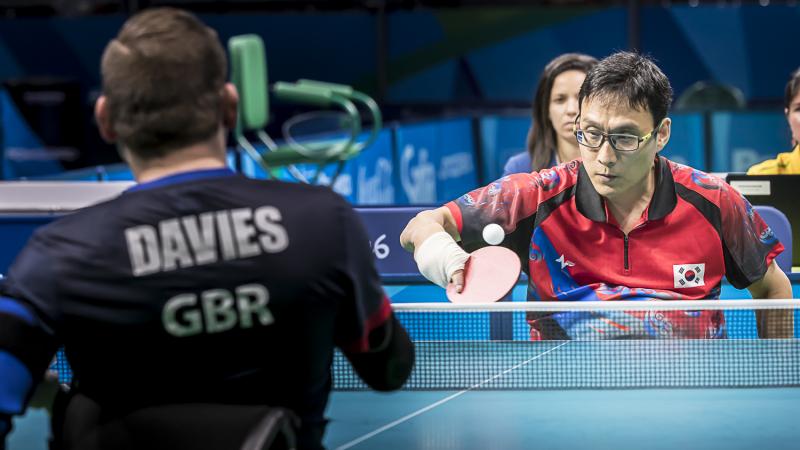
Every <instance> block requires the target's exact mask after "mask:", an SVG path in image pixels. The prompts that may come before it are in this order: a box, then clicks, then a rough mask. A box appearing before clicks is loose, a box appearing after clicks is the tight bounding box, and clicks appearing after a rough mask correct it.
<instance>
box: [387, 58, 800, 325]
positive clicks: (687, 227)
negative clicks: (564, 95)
mask: <svg viewBox="0 0 800 450" xmlns="http://www.w3.org/2000/svg"><path fill="white" fill-rule="evenodd" d="M579 97H580V98H579V100H580V109H579V116H578V118H577V119H576V122H575V136H576V139H577V141H578V143H579V144H580V151H581V160H575V161H571V162H567V163H565V164H561V165H560V166H557V167H554V168H552V169H546V170H542V171H539V172H534V173H529V174H514V175H510V176H507V177H503V178H501V179H499V180H497V181H495V182H493V183H491V184H490V185H488V186H485V187H482V188H479V189H476V190H474V191H472V192H469V193H467V194H465V195H463V196H462V197H460V198H458V199H456V200H454V201H452V202H449V203H447V204H446V205H445V206H443V207H441V208H438V209H435V210H430V211H424V212H422V213H420V214H419V215H418V216H417V217H415V218H414V219H412V220H411V222H409V224H408V225H407V227H406V229H405V230H404V231H403V233H402V235H401V238H400V240H401V243H402V245H403V246H404V247H405V248H406V249H407V250H409V251H412V252H414V257H415V260H416V261H417V264H418V265H419V268H420V271H421V272H422V273H423V274H424V275H425V276H426V277H427V278H428V279H430V280H431V281H433V282H435V283H436V284H439V285H440V286H443V287H444V286H446V285H447V284H448V283H449V282H452V283H454V284H455V285H456V289H457V290H459V291H460V290H461V288H462V286H463V267H464V263H465V261H466V260H467V259H468V257H469V254H468V253H467V252H466V251H470V250H474V249H475V248H478V247H480V246H483V245H485V244H484V243H483V240H482V238H481V232H482V230H483V228H484V227H485V226H486V225H487V224H490V223H496V224H499V225H500V226H501V227H503V229H504V231H505V233H506V236H505V239H504V241H503V243H502V245H504V246H506V247H509V248H511V249H512V250H514V251H515V252H516V253H517V254H518V255H519V256H520V258H521V259H522V261H523V269H524V270H525V271H526V272H527V273H528V275H529V285H528V299H529V300H549V301H552V300H573V301H583V300H639V299H653V300H656V299H659V300H674V299H683V300H699V299H710V298H718V297H719V295H720V287H721V283H722V277H723V276H725V277H727V279H728V281H730V283H731V284H732V285H733V286H735V287H737V288H740V289H742V288H747V289H748V290H749V291H750V293H751V294H752V295H753V297H754V298H790V297H791V295H792V291H791V284H790V283H789V280H788V278H787V277H786V275H785V274H784V273H783V272H782V271H781V270H780V268H778V266H777V265H776V264H775V262H774V259H775V256H777V255H778V254H779V253H780V252H781V251H782V250H783V246H782V245H781V243H780V242H778V240H777V239H776V238H775V236H774V234H773V233H772V231H771V230H770V229H769V227H768V226H767V225H766V224H765V223H764V221H763V220H762V219H761V218H760V217H759V216H758V214H756V213H755V212H754V211H753V208H752V206H751V205H750V204H749V203H748V202H747V200H745V199H744V198H743V197H742V196H741V195H740V194H739V193H738V192H736V191H735V190H734V189H732V188H731V187H730V186H728V185H727V184H725V183H724V182H723V181H721V180H719V179H717V178H715V177H711V176H709V175H707V174H705V173H702V172H700V171H698V170H695V169H693V168H691V167H687V166H683V165H680V164H676V163H674V162H671V161H669V160H667V159H666V158H664V157H662V156H660V155H659V154H658V153H659V152H660V151H661V150H662V149H663V148H664V146H666V144H667V142H668V141H669V137H670V129H671V120H670V119H669V117H667V112H668V109H669V105H670V103H671V101H672V88H671V87H670V84H669V81H668V80H667V77H666V76H665V75H664V73H663V72H661V70H660V69H659V68H658V67H657V66H656V65H655V64H654V63H653V62H652V61H650V60H649V59H647V58H645V57H643V56H641V55H638V54H635V53H628V52H620V53H616V54H613V55H611V56H609V57H607V58H605V59H604V60H603V61H601V62H600V63H599V64H598V65H597V66H595V67H594V68H593V69H592V70H591V71H590V72H589V73H588V74H587V77H586V80H585V81H584V83H583V85H582V86H581V90H580V95H579ZM458 239H460V241H461V245H462V246H463V249H462V248H461V247H460V246H459V245H458V244H456V242H455V240H458ZM465 250H466V251H465ZM595 316H596V315H591V314H582V315H576V314H574V313H573V314H570V313H561V314H553V315H547V314H546V315H541V314H539V315H529V322H530V324H531V337H532V339H553V338H558V339H562V338H585V337H594V338H598V337H622V336H625V335H636V336H651V337H661V336H680V337H695V338H704V337H711V338H714V337H724V336H725V331H724V326H723V325H724V323H723V322H724V320H723V317H722V314H721V313H720V312H713V311H706V312H702V313H697V314H694V313H691V314H689V313H684V312H676V313H671V314H666V313H659V314H657V315H652V314H641V315H636V316H634V315H631V314H621V315H614V317H611V320H605V319H609V317H604V318H603V319H604V320H602V321H596V320H594V319H596V317H595ZM618 316H622V317H618ZM655 316H657V317H655ZM603 327H605V328H607V329H603ZM778 328H779V327H778V326H777V322H772V323H769V324H765V325H763V326H762V324H761V321H759V332H760V335H761V336H782V335H785V334H786V333H787V332H788V331H787V330H785V329H778Z"/></svg>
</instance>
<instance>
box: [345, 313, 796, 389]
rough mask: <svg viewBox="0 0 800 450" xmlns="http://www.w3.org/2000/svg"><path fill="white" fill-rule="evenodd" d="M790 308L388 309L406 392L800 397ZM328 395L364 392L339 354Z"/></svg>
mask: <svg viewBox="0 0 800 450" xmlns="http://www.w3.org/2000/svg"><path fill="white" fill-rule="evenodd" d="M798 308H800V302H799V301H794V300H753V301H745V300H736V301H695V302H690V301H669V302H666V301H659V302H655V301H647V302H642V301H626V302H560V303H559V302H552V303H545V302H527V303H523V302H512V303H498V304H492V305H472V306H469V305H454V304H449V303H448V304H396V305H394V310H395V314H396V315H397V317H398V319H399V321H400V322H401V323H402V324H403V325H404V327H405V328H406V329H407V331H408V333H409V335H410V336H411V338H412V340H414V342H415V345H416V364H415V368H414V371H413V373H412V375H411V377H410V379H409V380H408V382H407V383H406V385H405V389H411V390H437V389H445V390H464V389H489V390H493V389H604V388H671V387H682V388H685V387H698V388H701V387H762V386H800V341H799V340H798V339H797V338H798V336H800V333H799V332H798V330H796V328H795V326H794V324H795V323H797V324H798V325H800V313H799V312H798V311H800V310H799V309H798ZM332 372H333V385H334V389H338V390H359V389H366V388H367V386H366V385H365V384H364V383H363V382H362V381H361V380H360V379H359V378H358V377H357V376H356V375H355V373H354V372H353V370H352V368H351V367H350V365H349V363H348V362H347V360H346V358H345V357H344V356H343V355H342V354H341V353H340V352H339V351H337V352H336V354H335V356H334V364H333V369H332Z"/></svg>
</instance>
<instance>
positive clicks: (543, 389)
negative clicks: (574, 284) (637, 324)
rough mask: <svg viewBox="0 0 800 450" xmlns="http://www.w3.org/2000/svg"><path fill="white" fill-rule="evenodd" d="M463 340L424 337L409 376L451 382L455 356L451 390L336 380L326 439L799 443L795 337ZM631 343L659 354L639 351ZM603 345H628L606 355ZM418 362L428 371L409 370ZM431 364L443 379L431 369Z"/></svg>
mask: <svg viewBox="0 0 800 450" xmlns="http://www.w3.org/2000/svg"><path fill="white" fill-rule="evenodd" d="M461 344H462V343H447V344H442V343H439V344H431V345H432V346H429V347H428V348H425V345H426V344H424V343H423V344H422V348H420V349H419V352H420V353H421V354H422V355H423V360H422V361H421V364H422V365H423V366H424V367H417V368H416V369H415V374H414V375H412V379H411V380H410V381H409V384H411V385H412V388H413V385H414V384H415V383H416V384H419V385H422V384H430V385H433V386H434V387H435V386H436V383H437V382H442V383H447V382H450V381H454V380H449V381H447V379H449V378H451V377H453V376H454V374H452V373H450V370H448V369H449V367H450V366H451V365H452V364H454V362H455V361H458V360H459V359H461V361H462V362H460V363H458V364H459V365H458V370H459V371H463V369H464V368H465V367H473V368H474V370H469V371H468V372H470V373H469V375H468V376H467V377H466V378H462V379H461V380H460V381H459V380H456V381H454V383H453V384H454V385H459V384H461V385H460V386H458V387H457V388H455V389H433V390H404V391H400V392H395V393H388V394H384V393H375V392H368V391H335V392H334V393H333V394H332V396H331V400H330V404H329V408H328V417H329V418H330V424H329V426H328V432H327V435H326V437H325V441H324V442H325V444H326V446H327V447H328V448H330V449H342V450H344V449H349V448H353V449H379V450H394V449H460V450H471V449H476V450H477V449H528V448H536V449H575V448H590V449H616V450H620V449H719V450H733V449H797V448H800V425H798V423H797V418H798V417H800V388H798V387H791V386H792V385H794V386H797V385H798V382H800V371H798V370H796V369H797V367H798V366H797V363H798V362H800V361H799V360H798V359H799V358H800V354H799V353H798V350H800V344H798V342H797V341H796V340H792V341H791V342H789V341H785V340H784V341H770V340H760V341H759V340H746V339H745V340H726V341H651V342H647V341H605V342H597V341H595V342H583V343H581V342H574V341H549V342H542V343H532V342H528V343H522V342H508V343H491V342H488V343H479V344H475V343H468V345H466V346H464V347H462V346H461ZM437 345H439V347H440V348H436V346H437ZM607 345H612V346H617V347H618V348H616V349H612V350H613V351H612V352H609V350H608V348H605V349H604V348H603V347H601V346H607ZM649 346H662V348H656V349H653V347H649ZM594 349H599V350H598V351H596V352H594V351H593V350H594ZM637 349H638V353H639V354H640V355H652V354H654V352H658V353H659V354H661V355H662V356H663V358H655V359H648V358H637V357H636V354H637ZM776 352H777V354H776ZM610 353H613V354H615V355H626V354H627V355H628V356H627V357H624V359H623V360H621V361H620V360H617V361H615V360H613V359H607V358H606V356H609V354H610ZM425 354H428V355H427V356H425ZM593 354H595V355H597V357H595V358H593V357H592V356H591V355H593ZM776 355H777V356H779V357H776ZM436 358H439V360H438V361H437V360H436ZM463 358H466V359H468V360H470V361H472V362H473V363H474V364H472V365H464V363H463V361H464V359H463ZM433 366H436V367H433ZM420 370H421V371H422V372H424V373H425V374H426V375H424V377H427V378H425V379H424V380H423V379H420V378H419V377H417V379H416V380H415V379H414V376H417V375H418V374H417V373H416V371H420ZM432 373H438V374H439V375H440V376H441V378H440V379H439V378H436V377H434V380H430V378H429V375H430V374H432ZM554 374H555V376H556V377H563V378H565V379H564V380H559V379H556V378H554ZM614 374H616V375H614ZM563 384H566V385H567V386H565V387H564V386H562V387H559V386H560V385H563ZM587 386H593V387H587Z"/></svg>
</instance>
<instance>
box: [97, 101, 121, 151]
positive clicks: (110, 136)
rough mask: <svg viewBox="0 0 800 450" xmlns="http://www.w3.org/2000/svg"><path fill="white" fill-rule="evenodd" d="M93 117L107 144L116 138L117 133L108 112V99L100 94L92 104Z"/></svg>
mask: <svg viewBox="0 0 800 450" xmlns="http://www.w3.org/2000/svg"><path fill="white" fill-rule="evenodd" d="M94 118H95V120H97V128H98V130H100V137H102V138H103V140H104V141H106V142H108V143H109V144H113V143H114V142H116V140H117V133H115V132H114V127H113V126H112V125H111V118H110V117H109V113H108V99H107V98H106V96H105V95H101V96H100V97H99V98H98V99H97V102H95V104H94Z"/></svg>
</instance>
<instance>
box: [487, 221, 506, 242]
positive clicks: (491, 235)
mask: <svg viewBox="0 0 800 450" xmlns="http://www.w3.org/2000/svg"><path fill="white" fill-rule="evenodd" d="M505 238H506V232H505V231H503V227H501V226H500V225H498V224H496V223H490V224H489V225H486V226H485V227H483V240H484V241H486V243H487V244H489V245H497V244H499V243H501V242H503V239H505Z"/></svg>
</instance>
